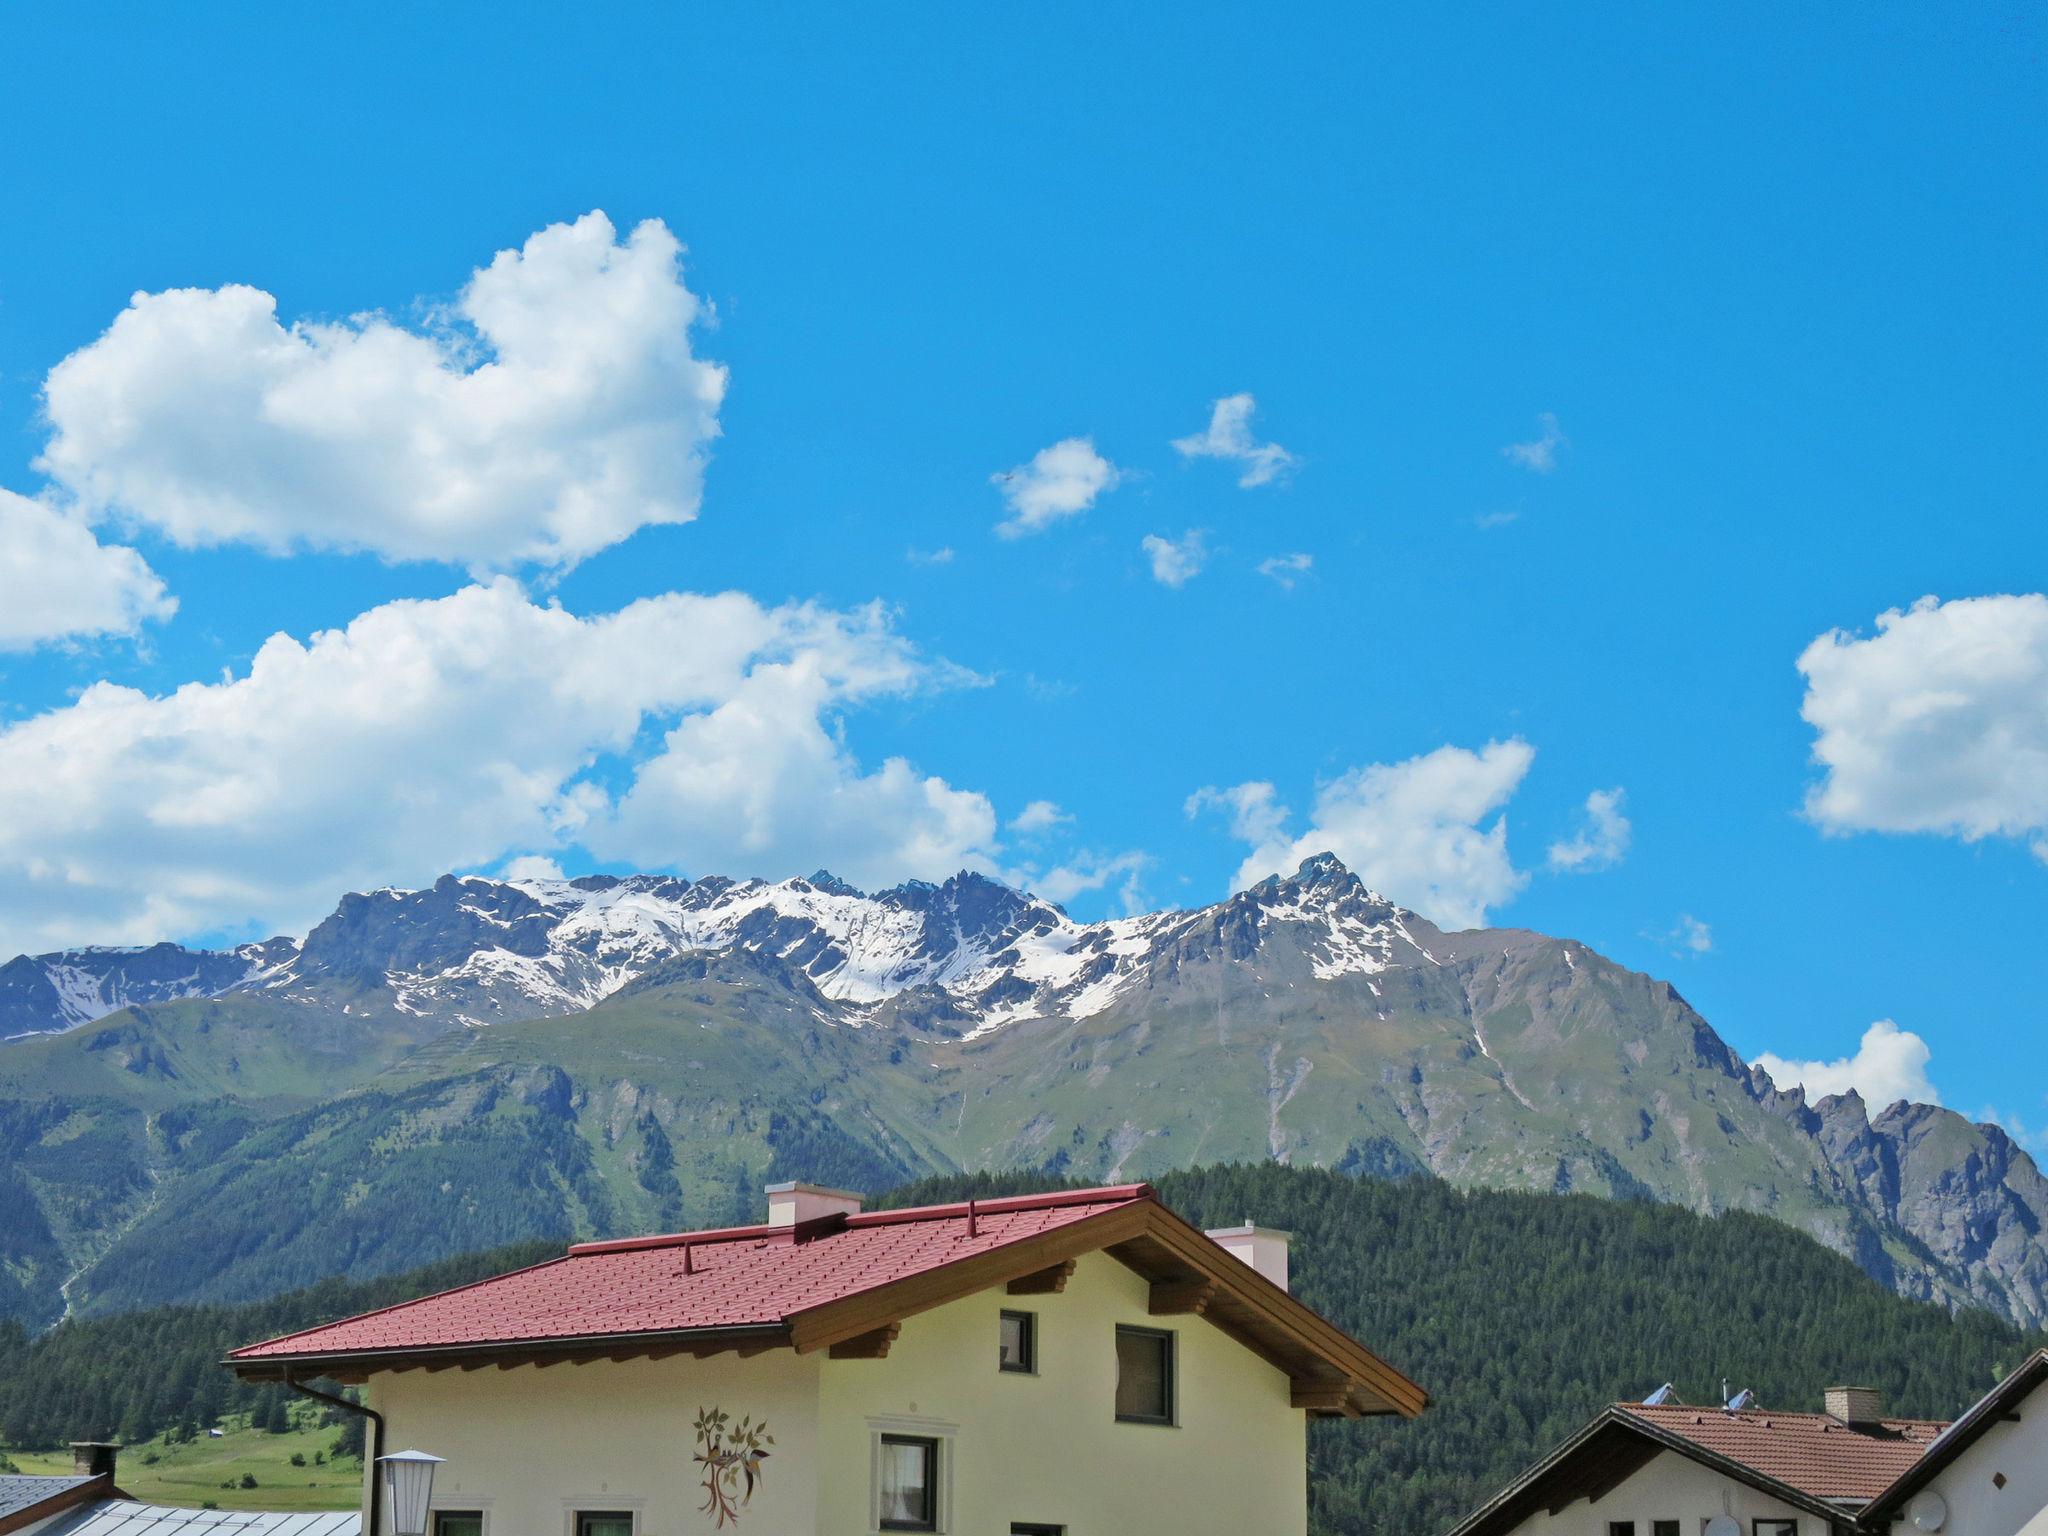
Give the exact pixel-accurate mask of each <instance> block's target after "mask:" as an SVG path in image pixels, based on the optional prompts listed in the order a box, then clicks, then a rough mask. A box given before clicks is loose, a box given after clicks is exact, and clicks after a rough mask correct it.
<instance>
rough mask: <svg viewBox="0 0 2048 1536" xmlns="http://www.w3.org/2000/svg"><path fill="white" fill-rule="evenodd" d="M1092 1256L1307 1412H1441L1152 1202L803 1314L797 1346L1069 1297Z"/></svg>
mask: <svg viewBox="0 0 2048 1536" xmlns="http://www.w3.org/2000/svg"><path fill="white" fill-rule="evenodd" d="M1090 1253H1107V1254H1109V1255H1110V1257H1112V1258H1114V1259H1116V1260H1117V1261H1118V1262H1119V1263H1121V1264H1123V1265H1124V1266H1125V1267H1126V1268H1128V1269H1130V1270H1132V1271H1134V1272H1135V1273H1137V1274H1138V1275H1140V1276H1142V1277H1143V1278H1144V1279H1146V1280H1147V1281H1149V1282H1150V1283H1151V1294H1150V1297H1149V1304H1148V1306H1149V1311H1150V1312H1151V1314H1152V1315H1153V1316H1155V1317H1172V1316H1199V1317H1201V1318H1203V1319H1205V1320H1206V1321H1208V1322H1210V1323H1212V1324H1214V1325H1215V1326H1216V1327H1218V1328H1220V1329H1222V1330H1223V1331H1224V1332H1225V1333H1227V1334H1229V1335H1230V1336H1231V1337H1232V1338H1234V1339H1236V1340H1237V1341H1238V1342H1239V1343H1240V1344H1243V1345H1244V1346H1245V1347H1246V1348H1247V1349H1250V1350H1251V1351H1252V1352H1253V1353H1255V1354H1257V1355H1259V1356H1260V1357H1262V1358H1263V1359H1265V1360H1267V1361H1268V1362H1269V1363H1271V1364H1273V1365H1275V1366H1277V1367H1278V1368H1279V1369H1281V1370H1283V1371H1285V1372H1286V1373H1287V1375H1288V1376H1289V1377H1290V1378H1291V1379H1292V1381H1293V1384H1294V1385H1293V1400H1294V1404H1295V1406H1296V1407H1298V1408H1302V1409H1305V1410H1307V1411H1308V1412H1310V1413H1314V1414H1321V1415H1329V1416H1333V1417H1345V1418H1357V1417H1359V1416H1361V1415H1366V1414H1399V1415H1401V1416H1402V1417H1404V1418H1413V1417H1414V1416H1415V1415H1416V1414H1418V1413H1420V1412H1421V1411H1422V1410H1423V1409H1424V1408H1425V1407H1426V1406H1427V1405H1428V1403H1429V1394H1428V1393H1427V1392H1425V1391H1423V1390H1422V1388H1421V1387H1419V1386H1417V1385H1416V1384H1415V1383H1414V1382H1412V1381H1410V1380H1409V1379H1408V1378H1407V1377H1406V1376H1403V1375H1402V1374H1401V1373H1400V1372H1399V1371H1397V1370H1395V1369H1394V1368H1393V1367H1392V1366H1390V1365H1388V1364H1387V1363H1386V1362H1385V1361H1384V1360H1381V1359H1380V1358H1379V1357H1378V1356H1377V1355H1375V1354H1373V1353H1372V1352H1371V1351H1370V1350H1368V1349H1366V1348H1365V1346H1363V1345H1362V1344H1360V1343H1359V1342H1358V1341H1357V1340H1356V1339H1353V1338H1352V1337H1351V1336H1350V1335H1349V1334H1347V1333H1345V1332H1344V1331H1343V1330H1342V1329H1341V1328H1338V1327H1337V1326H1336V1325H1335V1324H1333V1323H1330V1322H1328V1321H1326V1320H1325V1319H1324V1318H1323V1317H1321V1316H1320V1315H1319V1314H1317V1313H1316V1312H1315V1311H1314V1310H1312V1309H1311V1308H1310V1307H1308V1306H1306V1305H1305V1304H1303V1303H1302V1302H1301V1301H1299V1300H1297V1299H1296V1298H1295V1297H1293V1296H1291V1295H1289V1294H1288V1293H1287V1292H1286V1291H1284V1290H1282V1289H1281V1288H1280V1287H1279V1286H1277V1285H1275V1284H1273V1282H1272V1281H1270V1280H1268V1279H1267V1278H1266V1277H1265V1276H1264V1275H1261V1274H1259V1273H1258V1272H1257V1271H1256V1270H1254V1269H1253V1268H1252V1267H1251V1266H1250V1265H1248V1264H1246V1263H1244V1262H1243V1261H1242V1260H1240V1259H1238V1258H1236V1257H1235V1256H1234V1255H1232V1254H1230V1253H1228V1252H1227V1251H1225V1250H1224V1249H1223V1248H1222V1247H1221V1246H1220V1245H1219V1244H1217V1243H1216V1242H1215V1240H1214V1239H1212V1238H1210V1237H1208V1236H1207V1235H1206V1234H1204V1233H1202V1232H1200V1231H1198V1230H1197V1229H1195V1228H1194V1227H1191V1226H1189V1225H1188V1224H1187V1223H1186V1222H1184V1221H1182V1220H1181V1219H1180V1218H1179V1217H1178V1216H1176V1215H1174V1214H1173V1213H1172V1212H1171V1211H1169V1210H1167V1209H1166V1207H1165V1206H1163V1205H1161V1204H1160V1203H1159V1202H1158V1201H1157V1200H1155V1199H1149V1198H1148V1199H1143V1200H1133V1201H1130V1202H1128V1203H1126V1204H1124V1205H1121V1206H1118V1207H1117V1208H1115V1209H1113V1210H1108V1211H1104V1212H1101V1213H1100V1214H1098V1215H1094V1216H1090V1217H1088V1218H1087V1219H1086V1220H1083V1221H1077V1222H1073V1223H1071V1224H1069V1225H1066V1226H1063V1227H1058V1228H1055V1229H1053V1230H1051V1231H1048V1232H1045V1233H1042V1234H1040V1235H1039V1236H1037V1237H1031V1238H1026V1239H1024V1240H1023V1241H1021V1242H1016V1243H1006V1244H1005V1245H1003V1246H1002V1247H1001V1248H997V1249H993V1250H991V1251H989V1252H987V1253H983V1254H977V1255H975V1256H974V1257H972V1258H968V1259H962V1260H959V1261H958V1262H956V1263H952V1264H944V1265H939V1266H936V1267H934V1268H932V1269H930V1270H927V1271H925V1272H924V1273H923V1274H919V1275H913V1276H911V1277H909V1278H908V1279H904V1280H898V1281H894V1282H891V1283H890V1284H887V1285H881V1286H877V1287H875V1288H874V1289H873V1290H870V1291H861V1292H856V1293H855V1294H853V1295H851V1296H846V1297H842V1298H840V1299H839V1300H837V1301H833V1302H828V1303H826V1304H825V1305H824V1306H820V1307H814V1308H811V1309H810V1310H808V1311H804V1312H800V1313H798V1314H796V1315H795V1316H794V1317H792V1318H791V1319H790V1320H789V1321H790V1328H791V1337H792V1342H793V1344H794V1345H795V1347H796V1349H797V1350H798V1351H799V1352H809V1351H811V1350H815V1349H824V1348H830V1347H832V1346H844V1345H846V1344H848V1343H850V1342H852V1341H854V1340H856V1339H861V1338H866V1337H870V1336H872V1335H874V1334H875V1333H876V1332H877V1331H879V1330H882V1329H885V1328H889V1327H892V1326H896V1325H900V1324H901V1323H902V1321H903V1320H904V1319H905V1318H908V1317H913V1316H915V1315H916V1314H918V1313H920V1312H925V1311H929V1310H931V1309H932V1308H933V1307H939V1306H944V1305H945V1304H946V1303H947V1302H950V1301H957V1300H959V1299H960V1298H961V1297H963V1296H971V1295H974V1294H975V1293H977V1292H980V1291H985V1290H990V1289H993V1288H994V1287H996V1286H1006V1287H1008V1288H1009V1289H1010V1290H1011V1291H1013V1292H1015V1293H1017V1294H1029V1293H1030V1292H1032V1291H1038V1290H1053V1289H1058V1287H1059V1286H1060V1285H1062V1284H1064V1275H1065V1271H1066V1270H1068V1269H1070V1268H1071V1266H1072V1261H1074V1260H1075V1259H1078V1258H1080V1257H1082V1256H1084V1255H1086V1254H1090ZM1054 1275H1057V1278H1051V1277H1053V1276H1054Z"/></svg>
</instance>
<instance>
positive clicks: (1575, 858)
mask: <svg viewBox="0 0 2048 1536" xmlns="http://www.w3.org/2000/svg"><path fill="white" fill-rule="evenodd" d="M1622 799H1623V795H1622V792H1621V790H1619V789H1596V790H1594V791H1593V792H1592V793H1591V794H1590V795H1588V796H1586V820H1585V823H1584V824H1583V825H1582V826H1581V827H1580V828H1579V830H1578V831H1576V832H1574V833H1573V834H1572V835H1571V836H1570V837H1567V838H1563V839H1561V840H1559V841H1558V842H1555V843H1552V844H1551V845H1550V867H1551V868H1552V869H1556V870H1563V871H1565V872H1566V873H1569V874H1577V875H1587V874H1591V873H1592V872H1593V871H1595V870H1599V869H1612V868H1613V867H1614V866H1615V865H1617V864H1619V863H1620V862H1621V861H1622V859H1623V858H1625V857H1626V856H1627V854H1628V844H1629V838H1630V835H1631V833H1632V830H1633V829H1632V828H1631V827H1630V826H1629V821H1628V817H1626V816H1624V815H1623V814H1622V813H1621V802H1622Z"/></svg>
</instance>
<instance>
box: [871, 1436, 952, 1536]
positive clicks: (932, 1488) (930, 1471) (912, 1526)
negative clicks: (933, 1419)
mask: <svg viewBox="0 0 2048 1536" xmlns="http://www.w3.org/2000/svg"><path fill="white" fill-rule="evenodd" d="M880 1443H881V1444H882V1445H883V1446H884V1447H887V1446H891V1445H916V1446H922V1447H923V1448H924V1512H923V1514H922V1515H920V1516H919V1517H918V1518H916V1519H913V1520H891V1519H889V1518H888V1517H887V1516H880V1517H878V1518H877V1521H876V1524H877V1525H878V1526H879V1528H880V1529H882V1530H885V1531H936V1530H937V1529H938V1528H939V1437H938V1436H937V1435H895V1434H886V1433H885V1434H884V1435H883V1436H882V1437H881V1442H880ZM881 1492H882V1490H881V1486H880V1479H879V1478H877V1479H876V1488H875V1496H876V1497H877V1498H880V1497H881Z"/></svg>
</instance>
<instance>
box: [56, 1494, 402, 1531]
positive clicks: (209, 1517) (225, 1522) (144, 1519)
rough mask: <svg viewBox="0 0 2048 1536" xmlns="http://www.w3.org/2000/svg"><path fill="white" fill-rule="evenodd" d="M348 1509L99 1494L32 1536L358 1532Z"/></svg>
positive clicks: (357, 1523) (357, 1516)
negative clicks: (195, 1505)
mask: <svg viewBox="0 0 2048 1536" xmlns="http://www.w3.org/2000/svg"><path fill="white" fill-rule="evenodd" d="M362 1528H363V1517H362V1516H361V1515H360V1514H359V1513H357V1512H356V1511H355V1510H353V1509H348V1510H320V1511H317V1512H313V1513H301V1514H270V1513H266V1512H264V1511H260V1510H253V1509H165V1508H162V1507H160V1506H158V1505H155V1504H136V1503H133V1502H131V1501H130V1500H127V1499H104V1500H101V1501H100V1502H98V1503H96V1504H90V1505H87V1506H86V1507H85V1508H84V1509H81V1510H79V1511H78V1512H77V1513H76V1514H73V1515H69V1516H66V1517H65V1518H64V1519H62V1520H60V1521H58V1522H57V1523H56V1524H55V1525H53V1526H51V1527H50V1528H49V1529H48V1530H47V1531H39V1532H37V1536H358V1533H359V1532H361V1530H362Z"/></svg>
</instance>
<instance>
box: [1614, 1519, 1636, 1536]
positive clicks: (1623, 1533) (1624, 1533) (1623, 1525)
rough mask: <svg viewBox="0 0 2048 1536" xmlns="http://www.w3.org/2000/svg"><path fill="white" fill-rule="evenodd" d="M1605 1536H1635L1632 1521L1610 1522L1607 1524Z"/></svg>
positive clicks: (1633, 1522)
mask: <svg viewBox="0 0 2048 1536" xmlns="http://www.w3.org/2000/svg"><path fill="white" fill-rule="evenodd" d="M1607 1536H1636V1523H1635V1521H1633V1520H1610V1521H1608V1522H1607Z"/></svg>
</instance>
